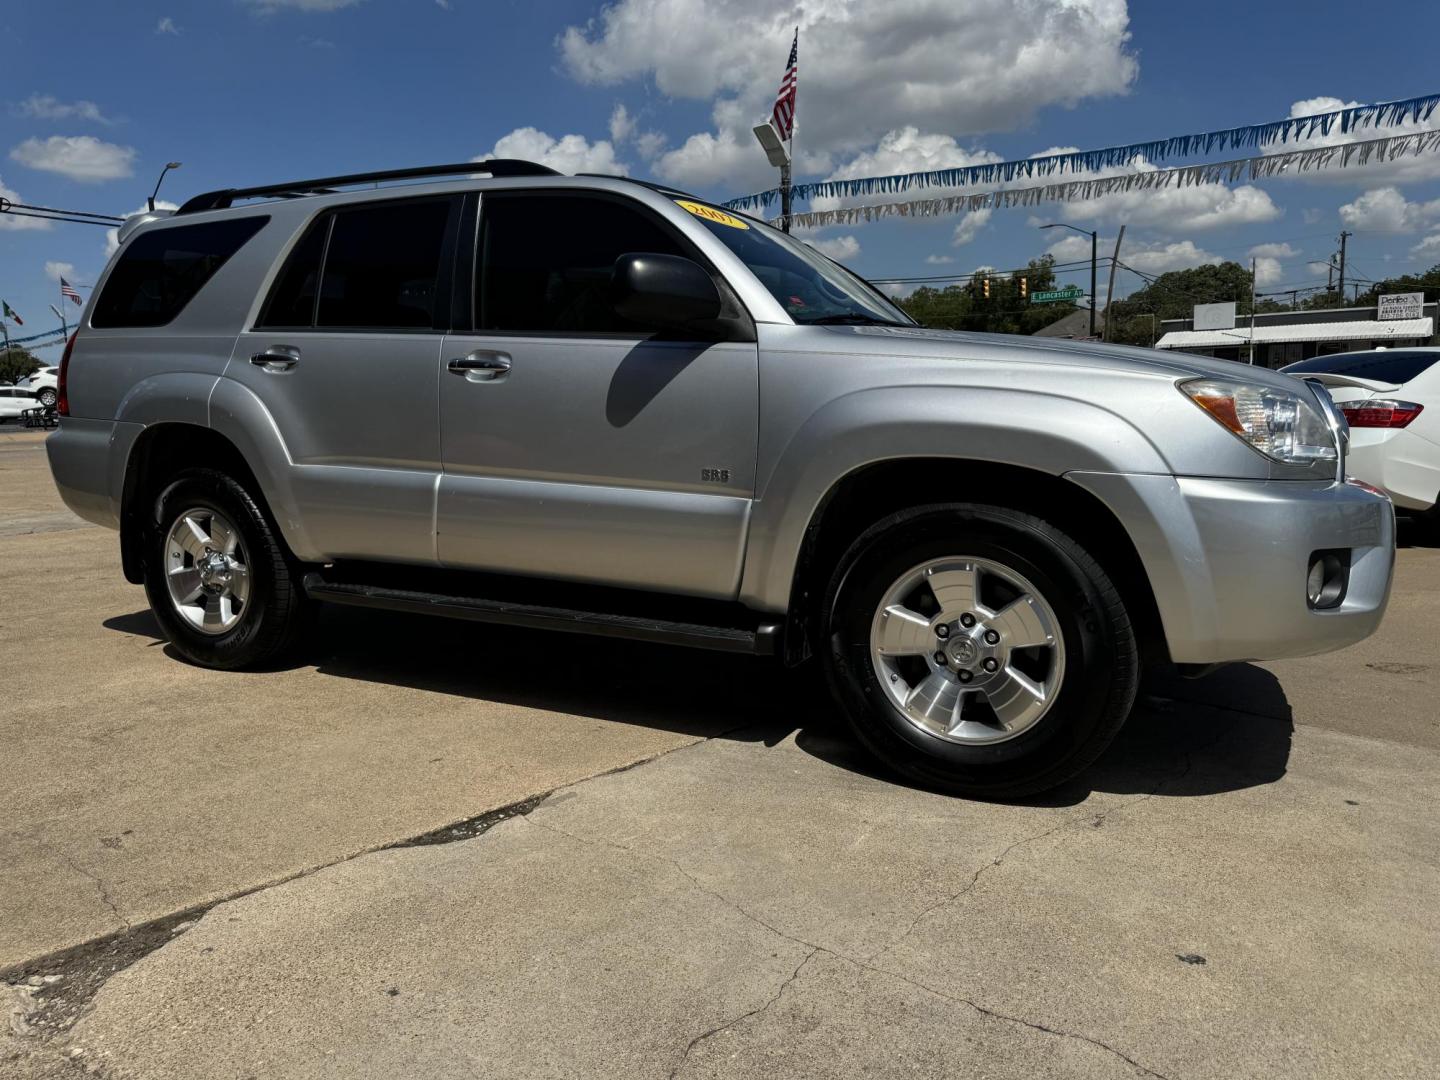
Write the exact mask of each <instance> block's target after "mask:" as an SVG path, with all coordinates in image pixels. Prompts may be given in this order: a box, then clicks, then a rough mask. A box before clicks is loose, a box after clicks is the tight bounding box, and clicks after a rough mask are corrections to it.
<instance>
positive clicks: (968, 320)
mask: <svg viewBox="0 0 1440 1080" xmlns="http://www.w3.org/2000/svg"><path fill="white" fill-rule="evenodd" d="M1054 266H1055V259H1054V257H1053V256H1050V255H1045V256H1043V257H1041V258H1039V259H1031V260H1030V263H1029V265H1028V266H1027V267H1026V268H1025V269H1024V270H1020V271H1016V272H1015V273H1013V274H990V275H988V276H989V279H990V295H989V297H988V298H987V297H986V296H985V295H984V288H983V286H982V284H981V283H982V281H983V280H984V278H985V277H986V276H987V275H986V274H984V273H977V274H976V275H975V276H974V277H973V278H971V279H970V280H969V281H965V282H963V283H960V284H956V285H947V286H945V287H944V288H943V289H937V288H934V287H932V286H929V285H925V286H921V287H920V288H918V289H916V290H915V291H914V292H912V293H911V294H910V295H909V296H904V297H900V296H896V297H892V299H893V300H894V301H895V303H896V304H898V305H899V306H900V307H902V308H903V309H904V310H905V311H906V313H907V314H909V316H910V317H911V318H912V319H914V320H915V321H916V322H918V323H919V324H920V325H921V326H928V327H932V328H934V329H941V330H975V331H979V332H981V333H988V334H1033V333H1034V332H1035V331H1036V330H1039V329H1040V328H1041V327H1042V326H1048V325H1050V323H1052V322H1054V321H1055V320H1056V319H1059V318H1061V317H1063V316H1065V315H1068V314H1069V313H1070V312H1072V311H1074V310H1075V305H1074V304H1035V303H1032V302H1031V301H1030V299H1029V295H1030V294H1034V293H1037V292H1043V291H1045V290H1048V289H1054V288H1055V269H1054ZM1022 277H1023V278H1024V279H1025V284H1026V292H1027V295H1026V296H1021V291H1020V280H1019V279H1020V278H1022Z"/></svg>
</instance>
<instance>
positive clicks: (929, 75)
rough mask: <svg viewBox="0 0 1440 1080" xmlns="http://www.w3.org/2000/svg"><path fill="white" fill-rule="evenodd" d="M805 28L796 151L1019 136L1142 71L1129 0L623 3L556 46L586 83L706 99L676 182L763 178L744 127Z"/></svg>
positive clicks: (676, 161) (757, 115)
mask: <svg viewBox="0 0 1440 1080" xmlns="http://www.w3.org/2000/svg"><path fill="white" fill-rule="evenodd" d="M797 21H798V23H799V25H800V89H799V103H798V116H797V124H798V126H797V131H798V145H800V146H801V147H803V148H804V149H805V151H806V152H807V153H809V154H817V155H825V154H845V153H853V152H855V151H857V150H860V149H862V148H864V147H867V146H871V145H873V144H874V143H875V142H876V140H878V139H879V138H880V137H881V136H882V135H884V134H885V133H886V132H887V131H894V130H896V129H898V128H901V127H902V126H904V125H907V124H913V125H915V126H916V127H918V128H919V129H921V130H926V129H930V130H940V129H943V130H946V131H950V132H954V133H958V134H976V133H980V132H987V131H1009V130H1014V129H1016V128H1018V127H1020V126H1023V125H1024V124H1025V123H1027V122H1029V121H1030V120H1031V118H1033V117H1034V115H1035V114H1036V112H1037V111H1038V110H1039V109H1041V108H1044V107H1046V106H1050V105H1073V104H1076V103H1078V102H1080V101H1083V100H1085V99H1087V98H1094V97H1103V96H1111V95H1116V94H1123V93H1126V92H1127V91H1128V90H1129V88H1130V85H1131V83H1132V82H1133V80H1134V79H1135V76H1136V73H1137V71H1138V64H1137V61H1136V59H1135V57H1134V55H1133V54H1132V53H1131V52H1130V51H1129V16H1128V13H1127V11H1126V4H1125V0H1023V2H1020V3H1017V2H1016V0H971V2H969V3H965V4H954V3H944V2H940V0H889V2H887V3H883V4H881V3H875V2H874V0H829V2H826V3H815V4H806V5H804V6H803V7H800V8H798V9H797V8H792V7H788V6H786V5H781V6H779V7H776V6H775V5H774V4H772V3H766V2H764V0H616V2H615V3H613V4H611V5H609V6H607V7H605V8H603V9H602V10H601V13H600V14H599V15H598V16H597V17H596V18H594V19H592V20H590V21H589V22H588V23H586V24H585V25H583V26H571V27H569V28H567V29H566V30H565V32H564V33H563V34H562V35H561V38H560V43H559V44H560V52H561V57H562V61H563V63H564V64H565V66H566V67H567V69H568V70H569V71H570V73H571V74H572V75H573V76H574V77H575V78H577V79H578V80H579V81H581V82H583V83H587V84H591V85H615V84H619V83H622V82H625V81H628V80H635V79H653V80H654V83H655V85H656V87H657V88H658V89H659V90H660V92H661V93H663V94H665V95H666V96H668V97H671V98H684V99H691V100H702V101H710V102H711V103H712V121H713V125H714V127H713V130H712V131H710V132H706V133H704V134H705V135H706V136H708V141H706V140H705V139H701V140H700V141H694V140H693V139H692V140H690V141H687V143H686V144H685V146H684V147H682V150H680V151H675V154H677V155H680V156H678V157H674V158H671V159H669V167H670V169H671V170H672V171H671V173H670V174H668V175H671V178H673V179H677V180H678V179H681V178H685V179H688V180H694V181H699V182H704V183H714V182H718V181H721V180H726V181H730V182H732V183H734V182H736V181H738V180H739V179H741V178H744V179H747V180H750V179H753V178H754V177H755V176H756V175H757V172H756V170H755V169H754V168H753V167H747V166H750V165H751V164H752V163H753V162H757V161H758V162H759V163H760V165H762V166H763V164H764V157H763V155H762V154H761V151H760V149H759V147H758V146H757V145H755V144H754V141H753V139H752V138H751V136H750V131H749V128H750V127H751V126H752V125H753V124H755V123H758V122H759V121H760V120H762V119H764V117H765V116H766V114H767V113H768V112H769V108H770V104H771V101H772V100H773V95H774V92H775V87H776V85H777V84H778V82H779V79H780V74H781V69H782V68H783V67H784V63H785V54H786V51H787V49H788V48H789V44H790V34H791V29H792V28H793V27H794V26H795V25H796V22H797Z"/></svg>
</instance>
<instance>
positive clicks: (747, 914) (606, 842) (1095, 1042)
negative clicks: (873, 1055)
mask: <svg viewBox="0 0 1440 1080" xmlns="http://www.w3.org/2000/svg"><path fill="white" fill-rule="evenodd" d="M1185 772H1188V765H1187V768H1186V770H1185V771H1182V773H1181V776H1184V775H1185ZM1164 783H1165V781H1161V784H1160V785H1157V786H1156V788H1155V790H1154V791H1150V792H1148V793H1147V794H1145V795H1142V796H1141V797H1140V798H1138V799H1132V800H1130V801H1129V802H1128V803H1126V804H1124V805H1123V806H1117V807H1114V808H1113V809H1111V810H1108V811H1106V813H1105V815H1104V816H1107V817H1108V816H1109V815H1110V814H1111V813H1114V812H1116V811H1118V810H1122V809H1126V808H1127V807H1129V806H1133V805H1135V804H1136V803H1140V802H1144V801H1145V800H1147V799H1151V798H1154V797H1155V795H1156V794H1157V793H1158V792H1159V789H1160V787H1161V786H1162V785H1163V784H1164ZM524 820H525V821H526V822H527V823H528V824H531V825H536V826H538V827H540V828H542V829H545V830H546V831H547V832H551V833H555V834H556V835H559V836H565V837H568V838H569V839H571V840H574V841H576V842H577V843H581V844H587V845H595V846H602V847H608V848H612V849H614V850H616V851H620V852H623V853H625V854H627V855H629V856H631V857H632V858H638V859H645V860H648V861H650V862H654V863H660V864H662V865H665V866H669V867H671V868H672V869H674V870H675V871H677V872H678V873H679V874H680V875H681V876H682V877H683V878H685V880H686V881H688V882H689V883H690V884H691V886H693V887H694V888H695V889H697V890H698V891H700V892H702V893H704V894H705V895H706V896H709V897H712V898H713V899H715V900H717V901H719V902H720V903H722V904H724V905H725V906H726V907H728V908H730V909H731V910H732V911H735V912H737V913H738V914H740V915H741V916H743V917H744V918H746V919H748V920H749V921H750V922H753V923H754V924H755V925H756V926H759V927H762V928H763V929H765V930H768V931H769V932H770V933H772V934H774V935H776V936H777V937H780V938H783V939H784V940H786V941H789V942H792V943H794V944H796V945H803V946H805V947H806V948H807V949H809V950H810V951H809V952H808V953H806V955H805V957H804V959H802V960H801V961H800V963H799V964H798V965H797V966H796V968H795V970H794V971H792V972H791V973H790V975H789V977H788V978H786V979H785V980H784V982H782V983H781V984H780V986H779V988H778V989H777V990H776V991H775V993H774V994H772V995H771V996H770V997H769V998H768V999H767V1000H766V1001H765V1002H763V1003H762V1004H760V1005H758V1006H756V1007H755V1008H754V1009H751V1010H749V1011H748V1012H745V1013H742V1014H741V1015H740V1016H738V1017H736V1018H735V1019H733V1020H729V1021H726V1022H725V1023H724V1024H721V1025H719V1026H718V1027H715V1028H712V1029H710V1030H709V1031H705V1032H701V1033H700V1034H699V1035H697V1036H696V1037H695V1038H694V1039H692V1040H691V1041H690V1043H689V1044H688V1045H687V1046H686V1048H685V1051H684V1052H683V1053H682V1054H681V1057H680V1060H679V1062H677V1064H676V1066H675V1068H674V1069H672V1070H671V1072H670V1080H675V1077H676V1076H677V1074H678V1073H679V1070H680V1069H681V1067H683V1065H684V1064H685V1062H686V1060H687V1059H688V1058H689V1056H690V1054H691V1053H692V1052H693V1051H694V1049H695V1047H696V1046H698V1045H699V1044H700V1043H701V1042H703V1041H705V1039H707V1038H710V1037H711V1036H713V1035H717V1034H719V1033H720V1032H721V1031H725V1030H727V1029H729V1028H733V1027H735V1026H736V1025H737V1024H740V1023H742V1022H743V1021H745V1020H747V1019H750V1018H752V1017H755V1016H758V1015H760V1014H761V1013H763V1012H765V1011H766V1010H767V1009H768V1008H770V1007H771V1006H772V1005H774V1004H775V1002H777V1001H779V1000H780V996H781V995H782V994H783V993H784V992H785V989H786V988H787V987H789V986H790V985H791V984H792V983H793V982H795V980H796V979H797V978H798V977H799V975H800V972H801V970H802V969H803V968H804V967H805V965H806V964H808V963H809V962H810V961H811V960H812V959H814V957H815V956H816V954H817V953H824V954H825V955H826V956H833V957H834V958H835V959H837V960H840V961H843V962H844V963H848V964H854V965H855V966H856V967H859V968H863V969H865V970H866V971H871V972H874V973H875V974H877V975H885V976H888V977H890V978H893V979H899V980H900V981H901V982H904V983H908V984H909V985H911V986H913V987H915V988H916V989H918V990H923V991H925V992H926V993H929V994H932V995H934V996H935V997H938V998H941V999H943V1000H945V1001H949V1002H951V1003H953V1004H957V1005H964V1006H966V1007H967V1008H970V1009H973V1010H974V1011H975V1012H977V1013H979V1014H981V1015H983V1016H985V1017H988V1018H990V1019H992V1020H1000V1021H1004V1022H1007V1023H1011V1024H1016V1025H1019V1026H1021V1027H1025V1028H1029V1029H1031V1030H1033V1031H1038V1032H1042V1033H1043V1034H1046V1035H1053V1036H1055V1037H1056V1038H1062V1039H1073V1040H1075V1041H1077V1042H1083V1043H1088V1044H1089V1045H1091V1046H1094V1047H1097V1048H1098V1049H1101V1050H1104V1051H1106V1052H1107V1053H1110V1054H1113V1055H1114V1056H1115V1057H1117V1058H1119V1059H1120V1060H1121V1061H1124V1062H1125V1063H1126V1064H1127V1065H1130V1066H1132V1067H1134V1068H1136V1069H1139V1070H1140V1071H1141V1072H1142V1073H1144V1074H1145V1075H1146V1076H1153V1077H1156V1078H1157V1080H1169V1078H1168V1077H1166V1076H1165V1075H1164V1074H1163V1073H1159V1072H1156V1071H1155V1070H1154V1069H1151V1068H1149V1067H1147V1066H1145V1065H1142V1064H1141V1063H1140V1062H1138V1061H1136V1060H1135V1059H1134V1058H1132V1057H1130V1055H1128V1054H1126V1053H1125V1052H1124V1051H1123V1050H1119V1049H1117V1048H1115V1047H1113V1046H1111V1045H1109V1044H1108V1043H1106V1042H1103V1041H1102V1040H1100V1039H1096V1038H1093V1037H1091V1036H1089V1035H1083V1034H1081V1033H1079V1032H1074V1031H1066V1030H1065V1029H1063V1028H1055V1027H1050V1026H1048V1025H1046V1024H1041V1023H1038V1022H1036V1021H1032V1020H1026V1019H1024V1018H1023V1017H1019V1016H1011V1015H1009V1014H1007V1013H1002V1012H1000V1011H999V1010H997V1009H992V1008H990V1007H989V1006H987V1005H982V1004H980V1003H979V1002H977V1001H973V1000H971V999H970V998H966V997H957V996H956V995H954V994H947V993H945V992H943V991H941V990H936V989H935V988H934V987H932V986H927V985H925V984H924V983H922V982H919V981H918V980H916V979H913V978H911V977H909V976H908V975H904V974H902V973H900V972H898V971H892V970H891V969H889V968H885V967H880V966H879V965H877V964H875V963H872V962H871V960H873V958H874V957H870V958H866V959H859V958H857V957H853V956H849V955H847V954H845V953H842V952H839V951H837V950H835V949H832V948H828V947H827V946H824V945H819V944H816V943H815V942H813V941H807V940H806V939H805V938H802V937H797V936H795V935H794V934H789V933H786V932H785V931H784V930H781V929H780V928H779V927H777V926H775V925H773V924H772V923H769V922H767V921H766V920H764V919H762V918H760V917H759V916H758V915H755V914H754V913H753V912H751V911H748V910H747V909H746V908H745V907H744V906H743V905H742V904H740V903H737V902H736V901H735V900H733V899H731V898H730V897H728V896H725V895H724V894H722V893H719V892H716V891H715V890H714V889H711V888H709V887H707V886H705V885H702V884H701V883H700V882H699V880H698V879H696V877H695V875H694V874H692V873H690V871H688V870H687V869H686V868H685V867H684V866H683V865H682V864H681V863H679V862H678V861H676V860H675V859H671V858H669V857H667V856H663V855H654V854H651V853H650V852H647V851H640V850H638V849H636V848H633V847H629V846H627V845H625V844H620V843H616V842H615V841H614V840H610V839H608V838H606V837H603V836H601V837H586V836H580V835H578V834H577V833H572V832H570V831H569V830H567V829H561V828H559V827H558V826H555V825H547V824H545V823H544V822H542V821H538V820H536V819H535V818H534V817H527V818H525V819H524ZM1075 821H1076V818H1075V817H1074V816H1071V817H1067V818H1066V820H1065V821H1063V822H1061V823H1060V824H1059V825H1056V826H1054V827H1053V828H1050V829H1047V830H1046V831H1045V832H1043V833H1038V834H1036V836H1034V837H1026V838H1024V839H1021V840H1017V841H1016V842H1015V843H1013V844H1011V845H1010V847H1008V848H1006V849H1005V851H1004V852H1002V853H1001V855H1000V857H999V858H997V859H995V860H994V861H993V862H991V863H988V864H986V865H985V866H982V867H981V868H980V869H979V870H977V871H976V873H975V877H974V878H973V879H972V880H971V884H970V886H968V887H967V888H969V887H973V885H974V882H975V881H976V880H978V879H979V877H980V876H981V875H982V874H983V873H984V872H985V871H986V870H988V869H991V868H992V867H995V866H998V865H1000V863H1001V862H1002V861H1003V859H1004V857H1005V855H1007V854H1009V852H1011V851H1013V850H1014V849H1015V848H1017V847H1019V846H1021V845H1022V844H1026V843H1030V842H1033V841H1034V840H1037V839H1039V838H1041V837H1043V836H1048V835H1049V834H1050V833H1053V832H1059V831H1060V830H1061V829H1063V828H1065V826H1067V825H1071V824H1074V823H1075ZM938 906H940V905H932V908H931V909H930V910H933V908H934V907H938ZM918 921H919V919H918V918H917V919H916V922H918ZM912 928H913V927H912ZM906 932H907V933H909V931H908V930H907V931H906ZM896 944H898V941H897V942H896ZM891 947H893V945H892V946H888V947H887V948H886V949H882V950H880V952H879V953H877V954H875V956H879V955H883V954H884V953H885V952H886V951H888V949H889V948H891Z"/></svg>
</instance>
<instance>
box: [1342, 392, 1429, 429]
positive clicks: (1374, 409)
mask: <svg viewBox="0 0 1440 1080" xmlns="http://www.w3.org/2000/svg"><path fill="white" fill-rule="evenodd" d="M1424 408H1425V406H1424V405H1417V404H1415V402H1413V401H1393V400H1390V399H1388V398H1376V399H1373V400H1367V399H1362V400H1359V401H1346V402H1342V403H1341V405H1340V411H1341V412H1343V413H1344V414H1345V419H1346V421H1347V422H1348V423H1349V424H1350V426H1351V427H1352V428H1357V427H1368V428H1403V427H1405V426H1406V425H1407V424H1409V423H1410V421H1411V420H1414V419H1415V417H1417V416H1419V415H1420V411H1421V410H1422V409H1424Z"/></svg>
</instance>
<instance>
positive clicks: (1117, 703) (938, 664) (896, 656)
mask: <svg viewBox="0 0 1440 1080" xmlns="http://www.w3.org/2000/svg"><path fill="white" fill-rule="evenodd" d="M825 617H826V627H825V631H826V639H827V647H826V648H825V649H823V650H822V656H823V657H824V658H825V661H826V667H827V670H828V674H829V678H830V683H831V687H832V690H833V691H834V693H835V695H836V696H837V698H838V699H839V701H840V703H841V704H842V705H843V706H844V708H845V712H846V714H847V716H848V718H849V720H850V723H851V726H852V728H853V729H854V731H855V733H856V735H857V736H858V737H859V739H860V740H861V742H862V743H863V744H864V745H865V746H866V747H867V748H868V749H869V750H870V751H871V752H872V753H873V754H874V755H875V756H876V757H878V758H879V759H880V760H881V761H882V762H884V763H885V764H886V765H888V766H889V767H890V768H892V769H893V770H895V771H896V772H898V773H900V774H902V775H903V776H905V777H907V778H909V779H911V780H913V781H916V782H917V783H920V784H923V785H925V786H927V787H932V788H936V789H940V790H944V791H949V792H953V793H956V794H964V795H971V796H977V797H982V798H1016V797H1020V796H1023V795H1029V794H1033V793H1035V792H1038V791H1043V790H1046V789H1048V788H1051V787H1054V786H1056V785H1058V784H1061V783H1063V782H1064V781H1066V780H1068V779H1070V778H1071V777H1073V776H1075V775H1076V774H1077V773H1079V772H1080V771H1081V770H1083V769H1084V768H1085V767H1087V766H1088V765H1089V764H1090V763H1091V762H1093V761H1094V760H1095V759H1096V758H1097V757H1099V755H1100V754H1101V753H1102V752H1103V751H1104V749H1105V747H1106V746H1108V745H1109V743H1110V741H1111V740H1112V739H1113V738H1114V737H1115V734H1116V733H1117V732H1118V731H1119V730H1120V727H1121V725H1122V724H1123V723H1124V721H1125V718H1126V717H1127V716H1128V715H1129V712H1130V708H1131V706H1132V705H1133V703H1134V700H1135V692H1136V686H1137V683H1138V677H1139V657H1138V652H1137V648H1136V642H1135V636H1134V632H1133V630H1132V628H1131V625H1130V620H1129V618H1128V616H1127V614H1126V611H1125V606H1124V604H1123V602H1122V600H1121V597H1120V594H1119V592H1118V591H1117V590H1116V588H1115V586H1114V584H1113V582H1112V581H1111V580H1110V578H1109V576H1108V575H1107V574H1106V573H1105V571H1104V569H1103V568H1102V567H1101V566H1100V565H1099V563H1098V562H1096V560H1095V559H1094V558H1092V557H1091V556H1090V554H1089V553H1088V552H1086V551H1085V550H1084V549H1083V548H1082V547H1081V546H1080V545H1079V544H1077V543H1076V542H1075V541H1074V540H1073V539H1071V538H1070V537H1069V536H1067V535H1066V534H1065V533H1063V532H1062V531H1060V530H1059V529H1057V528H1055V527H1054V526H1052V525H1050V524H1048V523H1047V522H1045V521H1042V520H1041V519H1039V518H1036V517H1034V516H1032V515H1029V514H1024V513H1020V512H1017V511H1014V510H1008V509H1005V508H1002V507H996V506H983V505H976V504H949V505H940V506H928V507H920V508H917V509H914V510H907V511H904V512H902V513H899V514H895V515H892V516H891V517H889V518H887V519H885V520H884V521H881V522H879V523H878V524H877V525H875V526H874V527H872V528H871V529H869V530H867V531H866V532H865V533H864V535H862V536H861V537H860V538H859V539H858V540H856V541H855V543H854V544H853V545H852V546H851V547H850V549H849V551H848V552H846V554H845V555H844V556H843V557H842V559H841V560H840V563H839V565H838V567H837V568H836V571H835V574H834V576H833V577H832V579H831V583H830V588H829V590H828V593H827V600H826V608H825Z"/></svg>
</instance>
